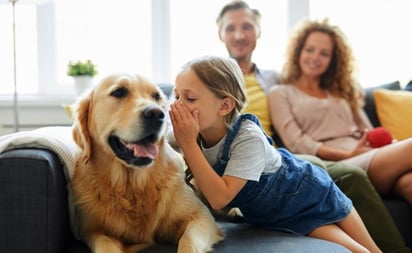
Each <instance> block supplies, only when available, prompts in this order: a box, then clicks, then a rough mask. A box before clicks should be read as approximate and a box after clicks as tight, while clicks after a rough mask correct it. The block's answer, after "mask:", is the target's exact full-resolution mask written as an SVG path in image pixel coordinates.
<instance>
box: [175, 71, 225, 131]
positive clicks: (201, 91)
mask: <svg viewBox="0 0 412 253" xmlns="http://www.w3.org/2000/svg"><path fill="white" fill-rule="evenodd" d="M174 93H175V98H176V101H179V102H182V103H184V104H185V105H186V106H187V108H189V111H190V113H191V114H192V115H193V112H194V111H195V110H198V111H199V130H200V132H202V131H205V130H208V129H211V128H216V127H218V128H220V127H221V125H220V124H224V123H223V122H224V121H223V116H222V115H221V114H220V113H219V112H220V108H221V105H222V103H223V99H221V98H218V97H217V96H216V95H215V94H214V93H213V92H212V91H211V90H210V89H209V88H208V87H207V86H206V84H204V83H203V82H202V81H201V80H200V79H199V77H198V76H197V75H196V73H195V72H194V71H193V70H187V71H183V72H180V73H179V74H178V75H177V77H176V82H175V89H174ZM217 124H219V125H217Z"/></svg>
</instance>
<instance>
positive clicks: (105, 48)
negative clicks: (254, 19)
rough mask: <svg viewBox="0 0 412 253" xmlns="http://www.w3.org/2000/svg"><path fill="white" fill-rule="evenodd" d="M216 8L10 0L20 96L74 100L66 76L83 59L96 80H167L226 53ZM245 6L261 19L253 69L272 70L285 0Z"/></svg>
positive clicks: (144, 0)
mask: <svg viewBox="0 0 412 253" xmlns="http://www.w3.org/2000/svg"><path fill="white" fill-rule="evenodd" d="M222 4H223V3H222V1H217V0H216V1H187V0H173V1H167V0H153V1H151V0H139V1H135V0H116V1H112V0H104V1H102V0H70V1H68V0H54V1H52V0H49V1H40V2H36V4H34V3H31V4H29V3H27V4H19V2H17V3H16V9H15V13H16V22H17V55H18V57H17V74H18V76H17V85H18V89H19V93H20V94H42V95H45V94H46V95H47V94H69V95H70V94H73V91H72V89H71V84H72V82H73V80H72V79H71V78H70V77H69V76H67V75H66V70H67V63H68V61H69V60H83V59H91V60H93V62H94V63H96V64H97V68H98V71H99V75H98V76H96V78H95V80H99V79H100V78H101V77H103V76H104V75H106V74H108V73H112V72H117V71H126V72H137V73H140V74H143V75H145V76H148V77H149V78H151V79H153V80H154V81H158V82H173V81H174V75H175V73H176V72H177V70H178V69H179V68H180V66H181V65H183V64H184V63H185V62H187V61H188V60H189V59H190V58H193V57H196V56H201V55H204V54H215V55H224V56H226V55H227V53H226V50H225V48H224V45H223V44H222V43H221V42H220V41H219V39H218V36H217V27H216V25H215V19H216V17H217V15H218V12H219V10H220V8H221V7H222ZM250 4H251V6H252V7H254V8H258V9H259V10H260V11H261V12H262V16H263V19H262V30H263V33H262V37H261V38H260V40H259V44H258V47H257V49H256V52H255V55H254V57H255V59H254V60H255V61H256V62H257V63H258V64H259V66H260V67H264V68H279V67H280V66H281V62H282V57H283V55H282V51H283V48H284V41H285V37H286V25H285V23H286V0H285V1H275V2H273V3H272V2H268V1H265V0H260V1H254V2H253V3H250ZM152 8H154V9H153V10H152ZM188 10H190V11H188ZM0 11H1V13H0V14H1V15H0V29H1V30H0V31H1V34H2V36H1V38H2V39H1V43H2V44H1V46H0V50H1V55H2V56H3V55H6V57H1V59H0V61H1V63H2V66H6V67H2V68H1V69H0V71H1V72H0V82H1V83H2V85H1V87H0V94H11V93H12V92H13V80H14V79H13V58H12V52H13V51H12V29H11V27H12V15H11V14H12V9H11V5H7V4H1V5H0ZM152 15H153V16H152ZM3 35H4V36H3ZM169 35H170V37H168V36H169ZM4 38H10V39H9V40H7V39H4ZM27 41H30V42H31V43H27ZM3 44H4V45H3ZM165 44H168V45H165ZM163 59H164V61H163ZM153 65H155V66H154V67H153Z"/></svg>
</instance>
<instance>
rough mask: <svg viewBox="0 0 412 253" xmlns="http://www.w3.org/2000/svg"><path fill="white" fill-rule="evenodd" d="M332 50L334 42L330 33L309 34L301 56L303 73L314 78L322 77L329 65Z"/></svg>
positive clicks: (300, 61) (300, 63) (300, 64)
mask: <svg viewBox="0 0 412 253" xmlns="http://www.w3.org/2000/svg"><path fill="white" fill-rule="evenodd" d="M332 52H333V42H332V39H331V37H330V36H329V35H328V34H326V33H323V32H312V33H311V34H309V36H308V37H307V38H306V41H305V44H304V45H303V48H302V51H301V52H300V56H299V66H300V68H301V70H302V74H303V75H306V76H309V77H312V78H320V77H321V75H322V74H323V73H325V72H326V70H327V69H328V67H329V64H330V62H331V60H332Z"/></svg>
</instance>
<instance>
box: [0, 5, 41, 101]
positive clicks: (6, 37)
mask: <svg viewBox="0 0 412 253" xmlns="http://www.w3.org/2000/svg"><path fill="white" fill-rule="evenodd" d="M34 20H36V8H35V7H34V5H21V6H17V5H16V10H15V28H16V33H15V36H16V48H18V50H17V51H16V64H17V66H16V67H17V69H18V70H19V71H18V73H22V74H20V75H18V76H17V78H16V80H17V82H18V85H17V87H18V88H19V92H23V91H25V92H30V93H32V92H37V91H38V85H37V67H36V66H37V64H36V59H37V37H36V24H35V22H33V21H34ZM12 27H13V9H12V7H11V4H10V5H9V4H7V5H6V4H0V55H1V57H0V66H1V67H0V94H4V93H8V94H10V93H12V92H13V91H14V66H13V58H14V55H13V54H14V51H13V43H14V39H13V29H12ZM23 73H24V74H23Z"/></svg>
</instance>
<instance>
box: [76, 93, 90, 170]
mask: <svg viewBox="0 0 412 253" xmlns="http://www.w3.org/2000/svg"><path fill="white" fill-rule="evenodd" d="M92 94H93V93H92V92H90V93H88V94H84V95H83V97H81V98H80V99H79V100H78V101H77V103H76V104H75V105H74V106H73V107H74V117H73V118H74V123H73V133H72V134H73V139H74V141H75V142H76V144H77V145H78V146H79V147H80V148H81V149H82V151H83V157H84V158H85V161H84V162H87V161H88V160H89V158H90V155H91V152H92V142H91V137H90V133H89V126H88V122H89V112H90V110H91V100H92Z"/></svg>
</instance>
